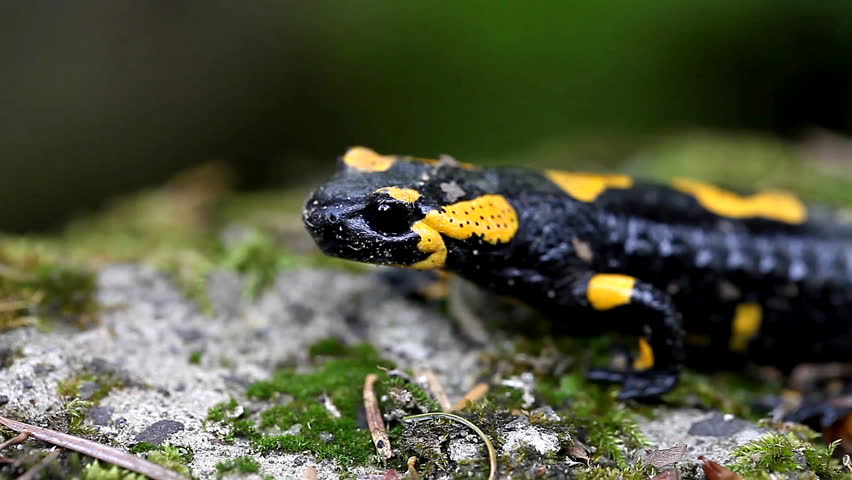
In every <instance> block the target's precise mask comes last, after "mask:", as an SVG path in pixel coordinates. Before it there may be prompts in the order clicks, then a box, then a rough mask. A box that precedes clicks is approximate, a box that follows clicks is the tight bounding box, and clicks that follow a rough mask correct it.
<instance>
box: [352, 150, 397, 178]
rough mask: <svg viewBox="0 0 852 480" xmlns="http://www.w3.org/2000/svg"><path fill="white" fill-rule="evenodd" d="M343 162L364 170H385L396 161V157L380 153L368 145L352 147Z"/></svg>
mask: <svg viewBox="0 0 852 480" xmlns="http://www.w3.org/2000/svg"><path fill="white" fill-rule="evenodd" d="M343 163H345V164H346V165H348V166H350V167H352V168H354V169H355V170H360V171H362V172H384V171H385V170H387V169H389V168H390V167H392V166H393V164H394V163H396V157H394V156H393V155H379V154H378V153H376V152H374V151H373V150H370V149H369V148H366V147H352V148H350V149H349V150H348V151H347V152H346V153H345V154H344V155H343Z"/></svg>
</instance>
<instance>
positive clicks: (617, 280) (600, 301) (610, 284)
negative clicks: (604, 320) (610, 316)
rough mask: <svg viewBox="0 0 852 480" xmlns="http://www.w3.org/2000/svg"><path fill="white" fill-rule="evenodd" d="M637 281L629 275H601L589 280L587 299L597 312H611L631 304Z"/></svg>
mask: <svg viewBox="0 0 852 480" xmlns="http://www.w3.org/2000/svg"><path fill="white" fill-rule="evenodd" d="M635 285H636V279H635V278H633V277H631V276H629V275H620V274H614V273H601V274H598V275H595V276H593V277H592V278H591V280H589V284H588V286H587V287H586V297H587V298H588V300H589V303H591V304H592V307H593V308H594V309H595V310H609V309H611V308H615V307H618V306H621V305H627V304H628V303H630V296H631V295H632V294H633V287H634V286H635Z"/></svg>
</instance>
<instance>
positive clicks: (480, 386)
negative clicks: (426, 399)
mask: <svg viewBox="0 0 852 480" xmlns="http://www.w3.org/2000/svg"><path fill="white" fill-rule="evenodd" d="M488 389H489V387H488V384H487V383H477V384H476V385H474V386H473V388H471V389H470V391H469V392H467V393H465V394H464V397H462V399H461V400H459V401H458V402H456V403H455V405H453V407H452V408H450V411H451V412H457V411H459V410H463V409H465V408H466V407H467V406H468V405H470V404H471V403H474V402H475V401H477V400H479V399H480V398H482V397H484V396H485V394H486V393H488Z"/></svg>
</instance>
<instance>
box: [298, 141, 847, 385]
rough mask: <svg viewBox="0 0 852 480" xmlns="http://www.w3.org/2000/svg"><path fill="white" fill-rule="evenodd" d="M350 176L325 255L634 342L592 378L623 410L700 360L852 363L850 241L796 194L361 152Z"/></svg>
mask: <svg viewBox="0 0 852 480" xmlns="http://www.w3.org/2000/svg"><path fill="white" fill-rule="evenodd" d="M340 164H341V169H340V171H339V172H338V173H337V174H336V175H335V176H334V177H333V178H332V179H331V180H330V181H329V182H328V183H326V184H324V185H322V186H321V187H319V189H317V190H316V191H315V192H314V193H313V195H312V196H311V198H310V199H309V200H308V202H307V205H306V207H305V210H304V222H305V225H306V226H307V229H308V230H309V231H310V233H311V235H312V236H313V238H314V240H315V241H316V243H317V244H318V245H319V247H320V249H321V250H322V251H323V252H325V253H326V254H329V255H333V256H337V257H342V258H345V259H349V260H355V261H360V262H368V263H373V264H382V265H396V266H406V267H413V268H416V269H445V270H447V271H450V272H453V273H455V274H458V275H460V276H462V277H465V278H467V279H469V280H471V281H473V282H474V283H476V284H478V285H480V286H482V287H484V288H486V289H489V290H491V291H494V292H496V293H498V294H502V295H508V296H512V297H514V298H517V299H520V300H522V301H524V302H526V303H528V304H530V305H531V306H533V307H535V308H537V309H540V310H541V311H543V312H545V313H547V314H549V315H550V316H552V318H553V319H554V322H555V323H557V324H560V325H563V326H565V328H568V329H570V330H574V331H576V332H581V333H583V334H589V333H595V332H596V331H598V330H599V331H600V332H601V333H603V332H605V331H607V330H615V331H619V332H624V333H626V334H628V335H635V336H636V337H638V355H637V356H636V359H635V361H634V362H633V365H632V366H631V367H630V368H629V369H627V370H615V369H596V370H593V371H590V372H589V373H588V375H589V377H590V378H592V379H596V380H602V381H610V382H617V383H620V384H621V385H622V388H621V397H622V398H653V397H657V396H659V395H661V394H663V393H665V392H667V391H669V390H671V389H672V388H673V387H674V386H675V384H676V382H677V379H678V375H679V372H680V369H681V365H682V363H683V362H684V360H685V358H684V357H685V356H686V354H685V352H687V348H689V350H688V352H689V353H691V352H692V348H693V347H696V348H707V349H715V350H711V351H716V352H722V351H724V352H725V353H724V356H733V357H741V358H748V359H751V360H753V361H755V362H757V363H761V364H771V365H775V366H777V367H779V368H782V369H783V368H786V369H789V368H791V367H792V366H794V365H795V364H797V363H801V362H804V361H808V362H827V361H849V360H852V226H850V224H849V223H845V222H844V221H842V220H841V218H840V215H839V214H838V213H835V212H832V211H831V210H828V209H820V208H818V207H813V206H806V205H804V204H803V203H802V202H801V201H800V200H798V199H797V198H796V197H794V196H792V195H791V194H788V193H785V192H781V191H766V192H762V193H756V194H750V195H743V194H738V193H734V192H731V191H728V190H724V189H721V188H718V187H715V186H712V185H709V184H706V183H702V182H698V181H694V180H686V179H675V180H674V181H672V182H670V183H667V184H662V183H650V182H645V181H640V180H637V179H634V178H632V177H630V176H626V175H602V174H590V173H567V172H560V171H534V170H528V169H523V168H506V167H503V168H476V167H474V166H472V165H469V164H464V163H458V162H455V161H453V160H452V159H445V160H440V161H438V160H425V159H415V158H408V157H399V156H388V155H379V154H377V153H375V152H373V151H372V150H369V149H366V148H363V147H356V148H352V149H350V150H349V151H348V152H347V153H346V154H345V155H344V156H343V157H342V158H341V159H340ZM578 309H579V310H582V309H585V310H587V311H593V312H596V313H595V316H594V317H592V318H597V319H598V320H592V321H585V322H579V321H577V318H578V317H577V316H576V315H575V313H576V312H578Z"/></svg>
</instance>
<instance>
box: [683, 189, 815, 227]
mask: <svg viewBox="0 0 852 480" xmlns="http://www.w3.org/2000/svg"><path fill="white" fill-rule="evenodd" d="M672 186H673V187H674V188H675V189H677V190H680V191H681V192H683V193H687V194H689V195H692V196H693V197H695V199H696V200H698V203H700V204H701V206H703V207H704V208H706V209H707V210H709V211H711V212H713V213H715V214H716V215H721V216H723V217H730V218H753V217H760V218H766V219H769V220H777V221H780V222H786V223H796V224H798V223H802V222H804V221H805V220H806V219H807V216H808V210H807V208H806V207H805V205H804V204H803V203H802V202H801V201H800V200H799V199H798V198H796V197H794V196H793V195H791V194H789V193H787V192H782V191H778V190H769V191H766V192H760V193H756V194H754V195H738V194H736V193H734V192H730V191H728V190H724V189H721V188H719V187H717V186H715V185H711V184H709V183H704V182H699V181H695V180H688V179H685V178H677V179H674V180H673V182H672Z"/></svg>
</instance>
